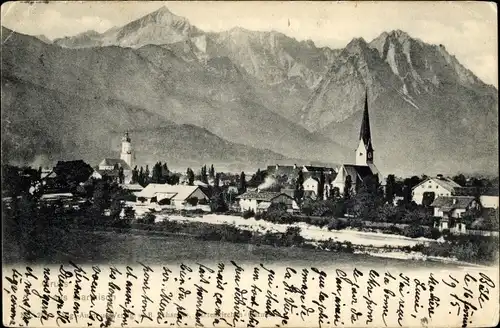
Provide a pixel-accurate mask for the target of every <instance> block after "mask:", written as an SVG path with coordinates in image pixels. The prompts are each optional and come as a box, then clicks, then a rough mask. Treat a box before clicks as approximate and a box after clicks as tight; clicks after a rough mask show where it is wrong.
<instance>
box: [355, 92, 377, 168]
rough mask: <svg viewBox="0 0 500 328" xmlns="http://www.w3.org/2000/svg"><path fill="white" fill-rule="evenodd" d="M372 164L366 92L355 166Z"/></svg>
mask: <svg viewBox="0 0 500 328" xmlns="http://www.w3.org/2000/svg"><path fill="white" fill-rule="evenodd" d="M368 164H373V146H372V135H371V130H370V115H369V114H368V90H367V91H366V96H365V108H364V110H363V120H362V121H361V129H360V131H359V146H358V149H356V165H368Z"/></svg>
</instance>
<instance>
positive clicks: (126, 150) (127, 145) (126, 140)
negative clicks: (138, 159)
mask: <svg viewBox="0 0 500 328" xmlns="http://www.w3.org/2000/svg"><path fill="white" fill-rule="evenodd" d="M120 158H121V159H123V160H124V161H125V162H126V163H127V164H128V165H129V166H130V167H132V164H133V163H132V162H133V158H134V156H133V154H132V142H131V140H130V136H129V135H128V131H127V132H125V135H124V136H123V137H122V152H121V154H120Z"/></svg>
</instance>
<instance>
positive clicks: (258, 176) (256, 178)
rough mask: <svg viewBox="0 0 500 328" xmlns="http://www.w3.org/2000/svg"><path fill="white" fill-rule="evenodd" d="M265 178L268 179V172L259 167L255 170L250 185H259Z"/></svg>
mask: <svg viewBox="0 0 500 328" xmlns="http://www.w3.org/2000/svg"><path fill="white" fill-rule="evenodd" d="M265 179H266V172H263V171H261V170H260V169H257V172H255V173H254V174H253V175H252V178H251V179H250V181H249V182H248V185H249V186H251V187H258V186H260V185H261V184H262V183H263V182H264V180H265Z"/></svg>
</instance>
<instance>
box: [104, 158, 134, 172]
mask: <svg viewBox="0 0 500 328" xmlns="http://www.w3.org/2000/svg"><path fill="white" fill-rule="evenodd" d="M115 164H118V166H119V167H123V169H124V170H132V168H131V167H130V166H129V165H128V164H127V162H125V161H124V160H123V159H120V158H105V159H103V160H102V161H101V163H99V166H115Z"/></svg>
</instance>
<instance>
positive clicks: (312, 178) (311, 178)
mask: <svg viewBox="0 0 500 328" xmlns="http://www.w3.org/2000/svg"><path fill="white" fill-rule="evenodd" d="M307 180H314V181H316V182H318V183H319V179H318V178H316V177H309V178H307V179H305V180H304V183H306V181H307Z"/></svg>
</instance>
